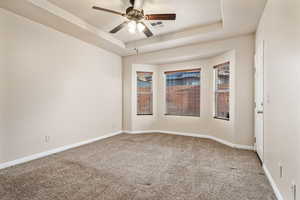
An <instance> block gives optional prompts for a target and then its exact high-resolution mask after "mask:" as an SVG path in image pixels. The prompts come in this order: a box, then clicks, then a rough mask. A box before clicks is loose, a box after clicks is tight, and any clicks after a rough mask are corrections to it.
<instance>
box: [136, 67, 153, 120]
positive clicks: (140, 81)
mask: <svg viewBox="0 0 300 200" xmlns="http://www.w3.org/2000/svg"><path fill="white" fill-rule="evenodd" d="M152 76H153V73H152V72H137V115H152V114H153V105H152V99H153V94H152Z"/></svg>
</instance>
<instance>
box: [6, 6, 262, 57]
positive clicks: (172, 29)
mask: <svg viewBox="0 0 300 200" xmlns="http://www.w3.org/2000/svg"><path fill="white" fill-rule="evenodd" d="M138 1H139V0H138ZM265 3H266V0H185V1H183V0H144V6H143V8H144V11H145V13H146V14H156V13H157V14H159V13H176V14H177V20H176V21H175V22H173V21H163V27H151V25H149V28H150V29H151V30H152V31H153V33H154V34H155V36H154V37H152V38H145V36H144V35H143V34H140V33H136V34H130V33H129V32H128V30H127V29H126V28H124V29H122V30H121V31H120V32H118V33H117V34H110V33H109V31H110V30H111V29H112V28H114V27H115V26H117V25H118V24H120V23H121V22H123V20H124V18H122V17H119V16H117V15H113V14H110V13H105V12H101V11H97V10H93V9H92V8H91V7H92V6H99V7H104V8H108V9H112V10H116V11H122V12H124V11H125V9H126V8H127V7H129V6H130V4H129V0H1V1H0V7H2V8H4V9H7V10H10V11H12V12H14V13H16V14H19V15H22V16H24V17H27V18H29V19H31V20H33V21H36V22H38V23H41V24H44V25H46V26H49V27H51V28H54V29H56V30H58V31H61V32H64V33H66V34H69V35H72V36H74V37H76V38H78V39H81V40H83V41H85V42H88V43H90V44H93V45H96V46H99V47H101V48H104V49H107V50H109V51H112V52H115V53H117V54H119V55H122V56H126V55H132V54H134V53H135V50H134V49H135V48H137V49H139V52H140V53H144V52H150V51H157V50H162V49H167V48H173V47H177V46H183V45H188V44H192V43H199V42H206V41H211V40H218V39H224V38H228V37H234V36H238V35H242V34H248V33H253V32H255V31H256V28H257V24H258V21H259V18H260V16H261V13H262V12H263V8H264V6H265Z"/></svg>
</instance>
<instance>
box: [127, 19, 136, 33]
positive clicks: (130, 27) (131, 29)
mask: <svg viewBox="0 0 300 200" xmlns="http://www.w3.org/2000/svg"><path fill="white" fill-rule="evenodd" d="M136 28H137V24H136V21H133V20H132V21H130V22H129V23H128V31H129V32H130V33H132V34H134V33H136Z"/></svg>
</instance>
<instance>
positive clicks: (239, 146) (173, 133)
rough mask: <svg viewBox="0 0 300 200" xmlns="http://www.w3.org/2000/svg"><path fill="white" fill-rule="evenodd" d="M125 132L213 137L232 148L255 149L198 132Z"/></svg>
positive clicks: (131, 132)
mask: <svg viewBox="0 0 300 200" xmlns="http://www.w3.org/2000/svg"><path fill="white" fill-rule="evenodd" d="M123 132H124V133H129V134H143V133H165V134H172V135H182V136H190V137H198V138H205V139H211V140H214V141H216V142H219V143H221V144H225V145H227V146H230V147H232V148H236V149H244V150H251V151H253V150H254V146H248V145H241V144H233V143H231V142H228V141H226V140H223V139H220V138H217V137H214V136H210V135H206V134H198V133H183V132H175V131H162V130H144V131H123Z"/></svg>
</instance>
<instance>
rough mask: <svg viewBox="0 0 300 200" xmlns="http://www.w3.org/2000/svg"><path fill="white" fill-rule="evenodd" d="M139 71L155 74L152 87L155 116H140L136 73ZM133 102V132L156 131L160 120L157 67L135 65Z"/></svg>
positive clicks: (133, 69) (133, 70)
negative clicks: (138, 112)
mask: <svg viewBox="0 0 300 200" xmlns="http://www.w3.org/2000/svg"><path fill="white" fill-rule="evenodd" d="M137 71H143V72H153V77H152V80H153V82H152V84H153V85H152V87H153V115H145V116H138V115H136V113H137V103H136V102H137V93H136V91H137V88H136V86H137V79H136V78H137V77H136V72H137ZM131 76H132V89H131V91H132V93H131V94H132V97H131V98H132V100H133V102H134V103H132V105H133V106H132V107H131V109H132V112H131V114H132V115H131V119H132V120H131V122H132V124H131V127H132V128H133V130H154V129H156V128H157V119H158V110H157V99H158V96H157V88H158V83H157V79H158V74H157V66H155V65H141V64H137V65H133V66H132V74H131Z"/></svg>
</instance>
